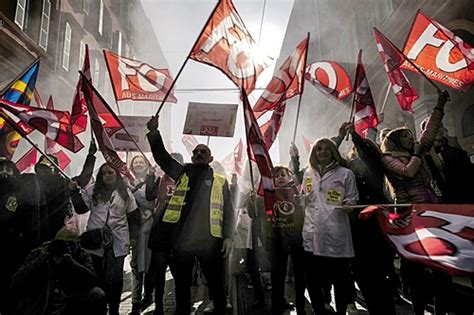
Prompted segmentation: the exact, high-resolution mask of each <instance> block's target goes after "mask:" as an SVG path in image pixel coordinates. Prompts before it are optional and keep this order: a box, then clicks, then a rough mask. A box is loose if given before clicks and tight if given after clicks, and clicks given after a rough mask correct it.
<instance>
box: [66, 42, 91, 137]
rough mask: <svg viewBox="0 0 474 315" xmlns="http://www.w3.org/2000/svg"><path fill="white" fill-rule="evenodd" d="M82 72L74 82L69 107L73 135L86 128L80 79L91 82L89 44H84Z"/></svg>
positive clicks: (85, 110) (85, 109)
mask: <svg viewBox="0 0 474 315" xmlns="http://www.w3.org/2000/svg"><path fill="white" fill-rule="evenodd" d="M82 73H84V77H82V76H81V75H79V80H78V81H77V84H76V91H75V93H74V98H73V102H72V107H71V120H72V124H73V126H72V132H74V134H75V135H77V134H80V133H81V132H84V131H85V130H86V128H87V115H86V113H87V105H86V101H85V100H84V94H83V93H82V90H81V86H82V80H88V81H89V82H90V83H91V84H92V79H91V65H90V60H89V45H87V44H86V51H85V54H84V65H83V66H82Z"/></svg>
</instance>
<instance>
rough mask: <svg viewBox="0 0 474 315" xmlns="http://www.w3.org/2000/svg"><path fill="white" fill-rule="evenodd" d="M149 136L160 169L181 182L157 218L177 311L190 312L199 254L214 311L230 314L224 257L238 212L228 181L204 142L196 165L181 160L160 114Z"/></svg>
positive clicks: (195, 156) (150, 126)
mask: <svg viewBox="0 0 474 315" xmlns="http://www.w3.org/2000/svg"><path fill="white" fill-rule="evenodd" d="M147 128H148V130H149V132H148V133H147V138H148V141H149V143H150V147H151V151H152V153H153V157H154V159H155V161H156V162H157V163H158V165H159V166H160V167H161V169H162V170H163V171H164V172H165V173H166V174H168V175H169V176H171V178H172V179H173V180H175V181H176V188H175V190H174V192H173V196H172V197H171V199H170V201H169V202H168V205H167V207H166V210H165V211H164V212H163V216H162V217H161V218H160V220H159V221H158V222H157V224H158V234H159V239H160V240H161V247H162V249H171V250H172V251H173V254H172V263H173V264H174V267H175V270H176V273H175V276H176V278H175V286H176V314H189V313H190V311H191V282H192V268H193V265H194V262H195V259H196V258H197V259H198V261H199V263H200V265H201V268H202V271H203V273H204V276H205V277H206V280H207V284H208V286H209V295H210V299H211V300H212V301H213V302H214V306H215V309H214V313H215V314H225V312H226V296H225V291H224V281H223V279H222V272H221V271H222V268H223V258H224V257H227V256H228V255H229V253H230V250H231V247H232V240H231V237H232V234H233V228H234V224H233V221H234V218H233V217H234V213H233V207H232V201H231V195H230V191H229V186H228V184H227V180H226V179H225V178H224V177H223V176H220V175H218V174H216V173H215V172H213V170H212V168H211V167H210V166H209V163H211V162H212V160H213V157H212V154H211V150H210V148H209V147H208V146H206V145H204V144H199V145H197V146H196V147H195V148H194V150H193V156H192V158H191V160H192V163H191V164H185V165H183V164H181V163H179V162H178V161H176V160H175V159H173V158H172V157H171V155H170V154H169V153H168V151H167V150H166V148H165V146H164V143H163V139H162V138H161V134H160V132H159V131H158V130H157V129H158V116H153V117H152V118H151V119H150V121H148V123H147Z"/></svg>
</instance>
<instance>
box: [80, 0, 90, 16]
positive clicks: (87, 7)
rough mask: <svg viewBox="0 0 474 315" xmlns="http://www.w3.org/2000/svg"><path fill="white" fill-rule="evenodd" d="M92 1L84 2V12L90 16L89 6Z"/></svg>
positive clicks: (85, 0) (84, 0)
mask: <svg viewBox="0 0 474 315" xmlns="http://www.w3.org/2000/svg"><path fill="white" fill-rule="evenodd" d="M89 1H90V0H83V2H82V10H83V11H84V13H85V14H89V5H90V2H89Z"/></svg>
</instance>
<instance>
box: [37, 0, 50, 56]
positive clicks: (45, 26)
mask: <svg viewBox="0 0 474 315" xmlns="http://www.w3.org/2000/svg"><path fill="white" fill-rule="evenodd" d="M50 14H51V0H43V11H42V14H41V29H40V37H39V45H40V47H41V48H43V49H44V50H48V37H49V16H50Z"/></svg>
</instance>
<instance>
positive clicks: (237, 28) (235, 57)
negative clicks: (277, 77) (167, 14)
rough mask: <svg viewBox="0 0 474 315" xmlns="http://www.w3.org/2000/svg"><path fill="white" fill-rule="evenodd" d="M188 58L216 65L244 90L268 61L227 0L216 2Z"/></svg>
mask: <svg viewBox="0 0 474 315" xmlns="http://www.w3.org/2000/svg"><path fill="white" fill-rule="evenodd" d="M189 58H191V59H194V60H196V61H199V62H202V63H205V64H208V65H210V66H213V67H216V68H218V69H219V70H221V71H222V72H223V73H224V74H225V75H227V77H229V79H231V80H232V82H234V83H235V84H236V85H237V86H239V87H241V88H242V87H243V88H244V89H245V91H246V92H247V94H250V93H251V92H252V91H253V89H254V88H255V82H256V81H257V77H258V76H259V74H260V73H261V72H262V71H263V70H264V69H265V68H266V67H268V65H269V64H270V62H271V61H272V59H271V58H270V57H267V56H264V55H263V54H261V53H260V51H259V49H258V47H257V45H256V43H255V41H254V40H253V38H252V36H251V35H250V33H249V32H248V30H247V28H246V27H245V25H244V22H243V21H242V19H241V18H240V16H239V14H238V13H237V10H236V9H235V7H234V5H233V3H232V1H231V0H221V1H220V2H219V4H218V5H217V7H216V8H215V9H214V12H213V13H212V15H211V17H210V19H209V21H208V23H207V25H206V26H205V27H204V30H203V32H202V33H201V36H200V37H199V39H198V40H197V42H196V45H195V46H194V47H193V50H192V51H191V53H190V55H189Z"/></svg>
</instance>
